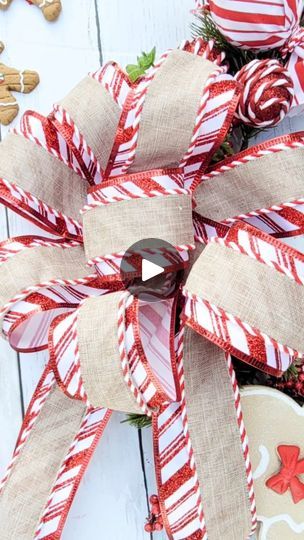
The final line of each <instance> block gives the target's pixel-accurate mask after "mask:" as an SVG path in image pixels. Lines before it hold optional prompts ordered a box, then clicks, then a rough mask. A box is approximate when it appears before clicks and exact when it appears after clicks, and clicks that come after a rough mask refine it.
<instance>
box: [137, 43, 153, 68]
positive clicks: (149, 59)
mask: <svg viewBox="0 0 304 540" xmlns="http://www.w3.org/2000/svg"><path fill="white" fill-rule="evenodd" d="M155 56H156V47H153V49H152V51H150V52H148V53H146V52H142V53H141V56H138V57H137V62H138V65H139V66H140V67H142V68H143V69H145V70H147V69H149V68H150V67H151V66H153V64H154V61H155Z"/></svg>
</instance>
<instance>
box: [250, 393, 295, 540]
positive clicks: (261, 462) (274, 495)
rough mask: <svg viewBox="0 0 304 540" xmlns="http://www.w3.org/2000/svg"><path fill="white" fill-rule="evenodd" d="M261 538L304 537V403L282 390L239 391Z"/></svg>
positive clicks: (285, 539) (286, 538) (276, 539)
mask: <svg viewBox="0 0 304 540" xmlns="http://www.w3.org/2000/svg"><path fill="white" fill-rule="evenodd" d="M241 402H242V409H243V415H244V423H245V426H246V429H247V434H248V439H249V451H250V457H251V462H252V469H253V480H254V490H255V496H256V506H257V514H258V520H259V522H260V524H261V525H260V531H259V535H258V539H259V540H303V538H304V408H302V407H300V406H299V405H298V404H297V403H296V402H295V401H294V400H293V399H291V398H290V397H288V396H286V395H285V394H283V393H282V392H279V391H278V390H274V389H273V388H267V387H264V386H246V387H244V388H243V389H242V391H241Z"/></svg>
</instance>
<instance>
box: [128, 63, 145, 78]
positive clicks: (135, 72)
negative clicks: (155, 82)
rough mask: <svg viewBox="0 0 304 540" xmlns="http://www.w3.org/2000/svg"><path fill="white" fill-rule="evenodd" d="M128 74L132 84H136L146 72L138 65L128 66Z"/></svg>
mask: <svg viewBox="0 0 304 540" xmlns="http://www.w3.org/2000/svg"><path fill="white" fill-rule="evenodd" d="M126 72H127V73H128V75H129V77H130V80H131V82H136V81H137V80H138V79H139V78H140V77H142V75H144V74H145V70H144V69H143V68H142V67H140V66H138V65H137V64H128V65H127V66H126Z"/></svg>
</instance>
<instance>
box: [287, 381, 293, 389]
mask: <svg viewBox="0 0 304 540" xmlns="http://www.w3.org/2000/svg"><path fill="white" fill-rule="evenodd" d="M293 386H294V382H293V381H287V383H286V388H293Z"/></svg>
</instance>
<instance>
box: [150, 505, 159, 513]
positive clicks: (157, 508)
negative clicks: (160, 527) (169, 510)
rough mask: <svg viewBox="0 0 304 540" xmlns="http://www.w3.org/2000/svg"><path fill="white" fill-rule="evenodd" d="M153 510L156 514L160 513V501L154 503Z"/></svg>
mask: <svg viewBox="0 0 304 540" xmlns="http://www.w3.org/2000/svg"><path fill="white" fill-rule="evenodd" d="M151 511H152V514H155V515H156V516H157V515H158V514H159V513H160V506H159V503H154V504H152V507H151Z"/></svg>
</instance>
